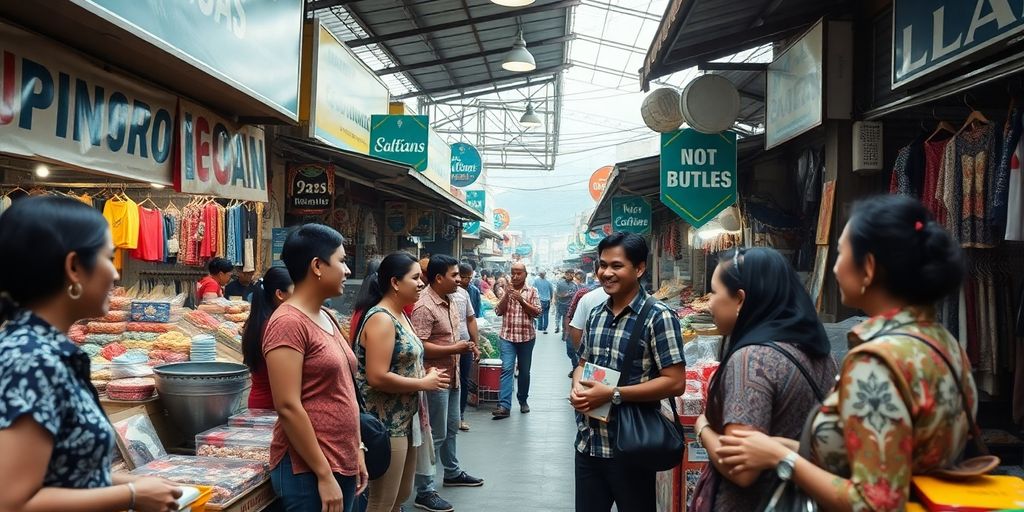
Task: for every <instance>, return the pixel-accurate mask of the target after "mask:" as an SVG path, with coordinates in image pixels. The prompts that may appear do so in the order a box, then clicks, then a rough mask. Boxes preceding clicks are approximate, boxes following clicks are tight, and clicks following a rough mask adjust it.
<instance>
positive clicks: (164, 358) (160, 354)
mask: <svg viewBox="0 0 1024 512" xmlns="http://www.w3.org/2000/svg"><path fill="white" fill-rule="evenodd" d="M188 360H189V355H188V354H182V353H181V352H172V351H170V350H163V349H154V350H152V351H150V352H149V362H150V364H153V363H156V364H163V363H184V362H185V361H188Z"/></svg>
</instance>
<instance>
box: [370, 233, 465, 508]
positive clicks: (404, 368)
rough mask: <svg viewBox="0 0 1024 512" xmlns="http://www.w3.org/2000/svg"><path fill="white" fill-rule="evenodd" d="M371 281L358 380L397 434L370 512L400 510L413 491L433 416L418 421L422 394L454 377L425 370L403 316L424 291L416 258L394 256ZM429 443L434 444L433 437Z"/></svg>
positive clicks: (419, 349)
mask: <svg viewBox="0 0 1024 512" xmlns="http://www.w3.org/2000/svg"><path fill="white" fill-rule="evenodd" d="M367 280H370V281H371V285H370V289H369V293H368V295H367V296H365V297H364V298H363V300H361V301H360V302H359V303H358V304H356V307H355V309H356V310H358V311H366V314H365V315H364V316H363V317H362V318H361V319H360V323H359V324H358V325H357V326H356V330H355V333H356V335H355V336H354V338H353V339H355V340H356V343H355V353H356V359H357V360H358V368H359V369H358V372H357V374H356V381H357V382H358V384H359V392H360V393H362V394H363V397H364V399H365V400H366V408H367V409H368V410H369V411H371V412H373V413H374V414H376V415H377V417H378V418H380V420H381V421H382V422H383V423H384V425H385V426H386V427H387V428H388V430H389V431H390V433H391V464H390V466H388V470H387V472H386V473H384V475H383V476H381V477H380V478H378V479H376V480H374V481H372V482H371V483H370V502H369V506H368V508H367V510H368V511H369V512H392V511H394V512H398V511H399V510H400V509H401V506H402V503H405V500H407V499H408V498H409V495H410V494H411V493H412V484H413V477H414V476H415V473H416V450H415V449H414V448H415V447H416V446H419V445H420V444H422V442H423V437H424V436H423V434H424V431H423V429H422V426H423V425H426V424H427V423H426V421H427V418H422V421H421V422H417V421H416V419H417V415H416V414H417V412H419V411H420V410H421V408H420V405H421V401H420V396H419V395H420V392H421V391H435V390H439V389H446V388H447V386H448V383H449V377H448V376H447V375H445V374H444V373H443V372H438V371H437V370H436V369H432V370H431V371H430V373H426V372H425V371H424V369H423V342H422V341H420V339H419V338H418V337H417V336H416V334H415V331H414V330H413V328H412V325H411V324H410V323H409V318H408V317H407V316H406V315H405V313H404V312H403V310H404V309H405V308H406V307H407V306H409V305H410V304H415V303H416V299H417V298H418V297H419V292H420V289H422V287H423V281H422V280H421V279H420V265H419V264H418V262H417V261H416V260H415V258H413V257H412V256H411V255H409V254H407V253H404V252H396V253H393V254H390V255H388V256H387V257H386V258H384V260H383V261H381V263H380V267H379V268H378V270H377V272H376V273H374V274H371V275H370V276H368V277H367ZM378 313H381V314H378ZM427 436H429V433H427ZM426 441H427V443H428V444H429V443H430V440H429V438H428V439H427V440H426Z"/></svg>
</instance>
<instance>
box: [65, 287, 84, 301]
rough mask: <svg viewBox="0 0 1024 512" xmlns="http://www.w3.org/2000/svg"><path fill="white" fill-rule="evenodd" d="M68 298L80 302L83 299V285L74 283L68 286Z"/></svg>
mask: <svg viewBox="0 0 1024 512" xmlns="http://www.w3.org/2000/svg"><path fill="white" fill-rule="evenodd" d="M68 297H71V300H78V299H81V298H82V283H74V284H72V285H70V286H68Z"/></svg>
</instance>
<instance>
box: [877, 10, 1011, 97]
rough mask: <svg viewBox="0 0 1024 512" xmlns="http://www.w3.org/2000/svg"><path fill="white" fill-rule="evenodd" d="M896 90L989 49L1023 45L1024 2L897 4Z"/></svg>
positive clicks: (894, 28) (894, 25)
mask: <svg viewBox="0 0 1024 512" xmlns="http://www.w3.org/2000/svg"><path fill="white" fill-rule="evenodd" d="M893 4H894V5H893V16H892V86H893V88H896V87H900V86H903V85H906V84H908V83H911V82H913V81H915V80H917V79H919V78H922V77H924V76H927V75H930V74H932V73H934V72H936V71H938V70H940V69H942V68H944V67H946V66H949V65H950V64H954V63H956V62H964V60H965V59H968V58H969V57H971V56H973V57H971V58H973V59H974V60H977V59H978V58H981V57H982V56H981V55H978V54H979V53H985V50H989V51H995V50H996V49H998V48H999V47H1000V46H1006V45H1010V44H1015V43H1017V42H1019V39H1013V38H1014V36H1016V35H1018V34H1020V32H1021V31H1022V30H1024V4H1021V3H1020V2H1011V1H1009V0H895V1H894V2H893Z"/></svg>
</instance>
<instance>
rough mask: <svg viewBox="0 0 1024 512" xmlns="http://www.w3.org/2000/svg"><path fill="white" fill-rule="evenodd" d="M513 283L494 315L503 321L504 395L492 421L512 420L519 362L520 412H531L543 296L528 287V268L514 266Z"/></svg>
mask: <svg viewBox="0 0 1024 512" xmlns="http://www.w3.org/2000/svg"><path fill="white" fill-rule="evenodd" d="M511 274H512V284H511V285H510V286H509V287H508V290H507V291H506V292H505V296H504V297H502V298H501V300H500V301H499V302H498V305H497V306H496V307H495V308H494V312H495V313H496V314H497V315H498V316H500V317H502V318H501V332H500V334H499V335H500V336H501V394H500V395H499V396H498V408H497V409H495V410H494V412H493V413H492V416H493V417H492V418H491V419H495V420H502V419H505V418H508V417H509V415H510V414H511V413H510V412H509V411H510V410H511V409H512V388H513V386H514V382H513V381H514V380H515V379H514V375H515V371H516V359H519V394H518V395H517V398H519V412H521V413H523V414H525V413H528V412H530V405H529V404H528V403H527V402H526V400H527V398H529V396H530V364H531V363H532V362H533V346H534V344H536V342H537V330H536V329H535V328H534V321H533V320H534V319H535V318H537V316H538V315H540V296H539V295H538V294H537V289H536V288H534V287H532V286H527V285H526V265H524V264H522V263H516V264H514V265H512V272H511Z"/></svg>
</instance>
